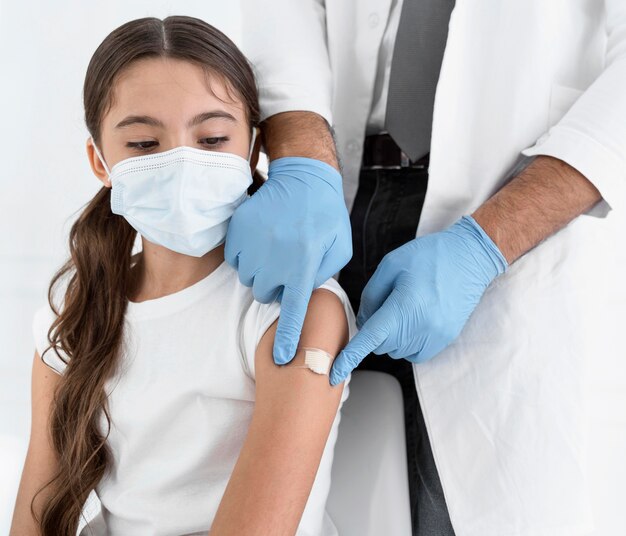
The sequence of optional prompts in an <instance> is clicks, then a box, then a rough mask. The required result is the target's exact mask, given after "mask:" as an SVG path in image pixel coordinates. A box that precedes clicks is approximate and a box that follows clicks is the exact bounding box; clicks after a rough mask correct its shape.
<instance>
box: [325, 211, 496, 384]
mask: <svg viewBox="0 0 626 536" xmlns="http://www.w3.org/2000/svg"><path fill="white" fill-rule="evenodd" d="M507 267H508V263H507V261H506V259H505V258H504V256H503V255H502V253H501V252H500V250H499V249H498V247H497V246H496V244H495V243H494V242H493V241H492V240H491V238H490V237H489V236H488V235H487V234H486V233H485V231H484V230H483V229H482V227H480V225H478V223H477V222H476V220H474V218H472V217H471V216H464V217H462V218H461V219H460V220H458V221H457V222H456V223H455V224H454V225H452V226H450V227H448V228H447V229H445V230H443V231H440V232H438V233H433V234H431V235H426V236H423V237H420V238H415V239H414V240H411V241H410V242H407V243H406V244H404V245H403V246H401V247H399V248H398V249H396V250H394V251H392V252H390V253H388V254H387V255H385V257H384V258H383V260H382V261H381V263H380V265H379V266H378V268H377V269H376V272H374V275H373V276H372V278H371V279H370V280H369V282H368V283H367V285H366V286H365V288H364V289H363V293H362V295H361V307H360V309H359V313H358V315H357V326H358V327H359V329H360V331H359V332H358V333H357V334H356V335H355V336H354V338H353V339H352V340H351V341H350V342H349V343H348V345H347V346H346V347H345V348H344V349H343V351H342V352H341V353H340V354H339V356H337V359H336V360H335V362H334V364H333V368H332V370H331V374H330V383H331V384H332V385H336V384H338V383H340V382H342V381H343V380H344V379H345V378H346V376H347V375H348V374H349V373H350V372H351V371H352V370H353V369H354V368H356V366H357V365H358V364H359V363H360V362H361V361H362V360H363V358H365V357H366V356H367V355H368V354H369V353H370V352H374V353H375V354H378V355H381V354H389V356H390V357H393V358H394V359H399V358H404V359H407V360H409V361H411V362H413V363H422V362H424V361H427V360H429V359H430V358H432V357H433V356H435V355H436V354H438V353H439V352H441V350H443V349H444V348H445V347H446V346H448V345H449V344H450V343H451V342H452V341H454V339H456V337H457V336H458V335H459V333H460V332H461V330H462V329H463V326H464V325H465V323H466V322H467V319H468V318H469V316H470V314H471V313H472V311H473V310H474V308H475V307H476V305H477V304H478V302H479V300H480V298H481V297H482V295H483V293H484V292H485V289H486V288H487V287H488V286H489V284H490V283H491V281H492V280H493V279H494V278H495V277H496V276H498V275H500V274H501V273H503V272H504V271H505V270H506V268H507Z"/></svg>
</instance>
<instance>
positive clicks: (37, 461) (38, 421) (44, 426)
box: [10, 351, 61, 536]
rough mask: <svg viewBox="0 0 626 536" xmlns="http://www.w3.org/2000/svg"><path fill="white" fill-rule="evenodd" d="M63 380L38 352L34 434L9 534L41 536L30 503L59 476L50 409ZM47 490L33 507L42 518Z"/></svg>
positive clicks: (33, 390)
mask: <svg viewBox="0 0 626 536" xmlns="http://www.w3.org/2000/svg"><path fill="white" fill-rule="evenodd" d="M60 379H61V376H60V375H59V374H58V373H57V372H55V371H54V370H52V369H51V368H50V367H49V366H48V365H46V364H45V363H44V362H43V361H42V360H41V357H40V356H39V352H37V351H35V355H34V359H33V367H32V378H31V431H30V441H29V444H28V451H27V453H26V460H25V461H24V468H23V470H22V477H21V480H20V485H19V489H18V492H17V499H16V502H15V509H14V512H13V521H12V523H11V532H10V534H12V535H13V534H15V535H18V534H19V535H20V536H21V535H28V534H33V535H34V534H39V531H38V530H37V529H36V525H35V521H34V519H33V516H32V514H31V511H30V504H31V501H32V499H33V497H34V495H35V493H36V492H37V491H39V489H41V488H42V487H43V486H44V485H45V484H46V483H47V482H48V481H49V480H50V479H51V478H52V477H53V476H54V475H55V473H56V470H57V459H56V456H55V455H54V451H53V449H52V444H51V441H50V433H49V424H48V419H49V416H50V408H51V405H52V400H53V397H54V391H55V389H56V388H57V386H58V384H59V381H60ZM45 497H46V490H44V492H42V493H40V494H39V495H38V496H37V498H36V500H35V503H34V508H35V512H37V514H38V515H39V512H40V508H41V504H42V501H43V499H44V498H45Z"/></svg>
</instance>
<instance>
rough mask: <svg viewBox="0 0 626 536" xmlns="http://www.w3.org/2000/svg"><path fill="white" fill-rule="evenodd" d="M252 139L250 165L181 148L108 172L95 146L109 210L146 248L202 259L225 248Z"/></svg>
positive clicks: (248, 179)
mask: <svg viewBox="0 0 626 536" xmlns="http://www.w3.org/2000/svg"><path fill="white" fill-rule="evenodd" d="M255 134H256V129H254V130H253V134H252V142H251V143H250V151H249V153H248V160H245V159H244V158H241V157H240V156H237V155H235V154H231V153H222V152H216V151H209V150H204V149H196V148H194V147H186V146H181V147H176V148H174V149H171V150H169V151H165V152H162V153H157V154H149V155H141V156H135V157H131V158H127V159H125V160H122V161H120V162H118V163H117V164H115V165H114V166H113V168H112V169H111V170H109V168H108V167H107V165H106V163H105V161H104V158H103V157H102V155H101V153H100V151H99V150H98V148H97V147H96V144H95V143H94V149H95V151H96V154H97V155H98V158H100V161H101V162H102V165H103V166H104V168H105V169H106V171H107V173H108V174H109V179H110V180H111V210H112V211H113V213H114V214H119V215H120V216H123V217H124V218H125V219H126V220H127V221H128V223H130V225H132V226H133V228H134V229H135V230H136V231H137V232H138V233H139V234H140V235H142V236H143V237H144V238H146V239H147V240H149V241H150V242H153V243H155V244H159V245H161V246H164V247H166V248H168V249H171V250H172V251H177V252H178V253H183V254H185V255H192V256H194V257H202V255H204V254H205V253H207V252H208V251H210V250H212V249H213V248H215V247H216V246H218V245H220V244H222V243H223V242H224V240H225V238H226V231H227V229H228V222H229V221H230V218H231V216H232V215H233V212H234V211H235V209H236V208H237V207H238V206H239V205H240V204H241V203H243V202H244V201H245V200H246V198H247V189H248V187H249V186H250V184H252V174H251V171H250V162H249V159H250V156H251V154H252V147H253V146H254V139H255ZM92 141H93V140H92Z"/></svg>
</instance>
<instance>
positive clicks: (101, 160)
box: [91, 138, 111, 177]
mask: <svg viewBox="0 0 626 536" xmlns="http://www.w3.org/2000/svg"><path fill="white" fill-rule="evenodd" d="M91 144H92V145H93V148H94V151H96V154H97V155H98V158H99V159H100V162H101V163H102V165H103V166H104V169H106V172H107V175H108V176H109V177H110V176H111V171H110V170H109V166H107V163H106V162H105V161H104V158H103V157H102V154H101V153H100V150H99V149H98V146H97V145H96V142H95V141H94V140H93V138H91Z"/></svg>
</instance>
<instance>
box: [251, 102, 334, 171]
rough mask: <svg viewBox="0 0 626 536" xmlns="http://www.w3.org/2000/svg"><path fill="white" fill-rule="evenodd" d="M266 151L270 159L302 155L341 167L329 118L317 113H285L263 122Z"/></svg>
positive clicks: (262, 128)
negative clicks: (328, 121) (327, 120)
mask: <svg viewBox="0 0 626 536" xmlns="http://www.w3.org/2000/svg"><path fill="white" fill-rule="evenodd" d="M261 130H262V131H263V137H264V142H265V150H266V151H267V155H268V157H269V159H270V161H271V160H276V159H277V158H282V157H284V156H303V157H306V158H315V159H316V160H321V161H322V162H325V163H327V164H329V165H331V166H333V167H334V168H335V169H339V164H338V161H337V151H336V148H335V141H334V140H333V136H332V133H331V131H330V127H329V126H328V123H327V122H326V120H325V119H324V118H323V117H322V116H321V115H318V114H316V113H314V112H306V111H295V112H283V113H279V114H276V115H273V116H271V117H268V118H267V119H266V120H265V121H263V123H261Z"/></svg>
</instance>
